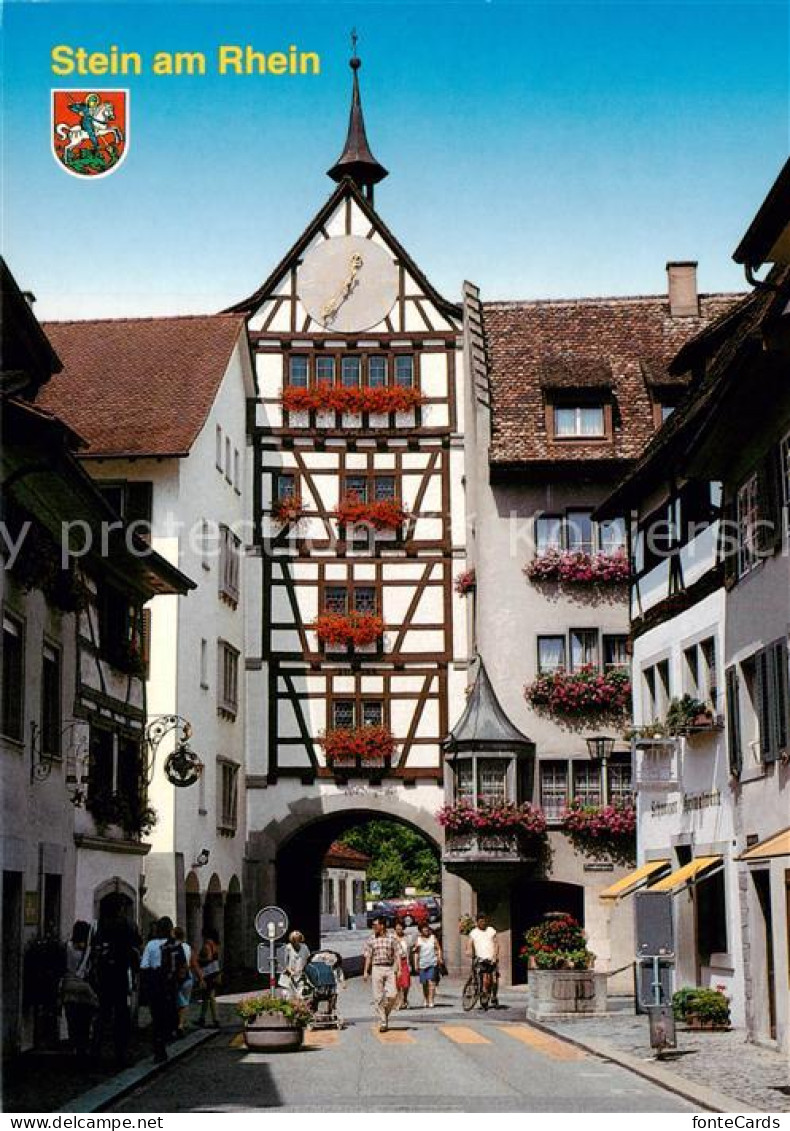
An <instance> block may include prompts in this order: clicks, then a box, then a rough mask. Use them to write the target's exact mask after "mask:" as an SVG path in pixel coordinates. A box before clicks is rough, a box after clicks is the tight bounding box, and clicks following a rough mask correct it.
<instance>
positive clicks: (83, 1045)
mask: <svg viewBox="0 0 790 1131" xmlns="http://www.w3.org/2000/svg"><path fill="white" fill-rule="evenodd" d="M140 951H141V939H140V936H139V934H138V932H137V930H136V929H135V928H134V927H133V926H132V925H131V924H129V923H128V922H127V920H126V919H125V918H123V916H122V915H118V916H116V917H114V918H110V919H108V920H107V921H105V922H103V923H101V924H100V926H99V927H98V929H97V930H95V931H94V930H93V929H92V928H91V926H90V924H88V923H86V922H84V921H83V920H78V921H77V922H76V923H75V924H74V929H73V930H72V934H71V939H70V940H69V942H68V943H67V944H66V971H65V974H64V976H63V978H62V980H61V984H60V1000H61V1003H62V1005H63V1009H64V1012H65V1015H66V1024H67V1027H68V1034H69V1041H70V1043H71V1045H72V1048H73V1049H74V1052H75V1054H76V1056H77V1060H78V1062H80V1063H81V1064H84V1063H87V1061H88V1060H89V1059H91V1058H93V1059H98V1057H99V1055H100V1051H101V1047H102V1043H103V1041H104V1036H105V1034H106V1033H107V1031H108V1030H111V1032H112V1038H113V1044H114V1049H115V1061H116V1066H117V1067H123V1065H124V1064H125V1063H126V1062H127V1057H128V1047H129V1039H130V1036H131V1029H132V1014H131V1002H132V997H133V993H134V989H135V985H136V983H137V978H138V973H139V980H140V990H141V999H142V1000H143V1001H144V1003H145V1004H147V1005H148V1008H149V1010H150V1013H151V1033H152V1038H153V1049H154V1059H155V1060H156V1061H158V1062H161V1061H164V1060H166V1059H167V1049H166V1045H167V1042H168V1041H170V1040H172V1039H175V1038H177V1037H180V1036H183V1035H184V1032H185V1029H186V1024H187V1012H188V1009H189V1005H190V1002H191V1000H192V995H193V993H194V992H197V993H199V995H200V1000H201V1007H200V1019H199V1021H198V1024H199V1025H201V1026H202V1025H205V1024H206V1017H207V1015H208V1014H209V1013H210V1015H211V1022H212V1024H213V1026H214V1027H215V1028H219V1021H218V1018H217V1002H216V991H217V987H218V986H219V984H220V980H221V976H222V964H221V958H220V941H219V935H218V933H217V932H216V931H215V930H213V929H212V928H210V927H207V928H206V929H205V930H204V931H203V937H202V943H201V946H200V947H199V948H193V947H192V946H190V944H189V943H188V942H187V941H186V935H185V932H184V930H183V928H182V927H178V926H174V925H173V921H172V919H169V918H168V917H167V916H164V917H163V918H161V919H159V920H157V921H156V922H155V923H154V924H153V926H152V928H151V934H150V938H149V940H148V942H147V943H146V945H145V947H144V948H143V949H142V956H141V953H140Z"/></svg>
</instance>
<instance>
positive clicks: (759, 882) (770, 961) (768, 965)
mask: <svg viewBox="0 0 790 1131" xmlns="http://www.w3.org/2000/svg"><path fill="white" fill-rule="evenodd" d="M752 880H753V882H754V890H755V892H756V893H757V904H758V906H759V908H760V912H761V915H762V929H763V932H764V936H765V981H766V988H767V991H768V1034H769V1036H770V1037H771V1039H772V1040H776V968H775V959H774V928H773V912H772V908H771V873H770V871H769V870H768V869H767V868H764V869H761V870H760V871H754V872H752Z"/></svg>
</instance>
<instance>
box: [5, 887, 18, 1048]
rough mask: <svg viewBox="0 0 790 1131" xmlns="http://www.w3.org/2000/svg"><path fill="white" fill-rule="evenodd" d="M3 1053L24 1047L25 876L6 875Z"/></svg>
mask: <svg viewBox="0 0 790 1131" xmlns="http://www.w3.org/2000/svg"><path fill="white" fill-rule="evenodd" d="M2 951H3V957H2V976H3V992H2V1003H3V1050H4V1051H5V1052H16V1051H17V1050H18V1049H19V1044H20V1036H21V1034H20V1017H19V1009H20V999H21V978H22V873H21V872H5V871H4V872H3V947H2Z"/></svg>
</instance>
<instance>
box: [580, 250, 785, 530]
mask: <svg viewBox="0 0 790 1131" xmlns="http://www.w3.org/2000/svg"><path fill="white" fill-rule="evenodd" d="M769 279H770V282H771V286H770V287H766V288H764V289H756V290H754V291H751V292H750V293H749V294H747V295H742V296H741V298H740V300H739V301H738V302H737V303H736V304H735V305H734V306H733V308H732V311H731V312H730V316H729V317H728V318H727V320H726V330H727V332H726V336H724V337H723V339H722V340H720V339H719V336H718V334H717V335H711V334H702V335H701V336H700V342H701V343H702V347H703V348H704V347H707V349H705V355H706V368H705V372H704V375H703V376H702V377H701V378H700V379H699V380H698V381H696V382H695V384H694V385H693V386H692V387H691V389H690V390H689V392H688V393H687V394H686V396H685V397H684V399H683V401H682V402H681V404H680V406H679V408H678V409H677V411H676V412H673V413H672V415H671V416H670V418H669V419H668V420H667V422H666V423H665V424H664V425H663V426H662V427H661V428H660V429H659V431H658V432H657V433H656V434H655V436H654V437H653V438H652V440H651V442H650V443H649V444H648V445H647V447H646V448H645V450H644V452H643V453H642V455H641V456H640V458H639V460H638V461H637V462H636V463H635V464H634V466H633V467H632V468H631V469H630V470H629V472H628V475H627V476H626V477H625V478H624V479H623V480H622V482H621V483H619V484H618V486H617V487H616V488H615V490H614V491H613V492H612V494H611V495H610V496H609V497H608V498H607V499H606V500H605V501H604V502H603V503H602V504H601V506H600V507H599V508H598V515H599V516H600V517H611V516H612V515H615V514H625V513H626V512H627V511H628V509H629V508H630V507H631V506H634V505H636V503H637V501H638V499H639V498H640V496H641V495H642V494H644V493H645V492H646V491H648V490H650V489H651V488H652V487H653V486H654V485H655V484H656V483H658V482H661V481H662V480H663V479H664V478H665V477H666V475H667V472H668V470H669V469H672V468H674V470H675V471H679V470H680V466H679V462H678V455H679V454H680V456H681V457H683V458H681V460H680V463H681V464H682V463H683V462H684V459H685V457H687V456H688V455H689V453H691V452H692V451H693V450H694V447H695V441H696V439H697V438H698V436H699V433H700V430H701V428H702V427H703V425H704V423H705V421H706V420H707V419H708V417H709V416H710V414H711V412H712V411H713V410H714V409H715V406H716V404H717V403H718V401H719V400H720V398H721V396H722V394H723V390H724V389H725V387H726V383H727V381H728V380H729V379H731V378H732V377H734V376H735V377H737V375H738V372H739V370H738V366H737V362H738V359H739V358H740V357H742V356H746V351H747V350H748V349H749V346H750V343H751V345H752V348H753V349H754V350H755V351H757V352H758V353H759V351H760V348H761V337H760V335H759V330H760V327H762V326H763V325H764V324H765V323H766V322H767V320H768V319H770V318H771V317H775V316H776V315H777V313H778V312H780V311H782V310H783V309H784V307H785V304H786V303H787V298H788V294H790V269H788V268H778V267H777V268H774V270H773V271H772V272H771V274H770V275H769ZM696 345H697V343H696V342H690V343H689V350H688V351H686V352H688V353H693V352H695V350H694V347H695V346H696Z"/></svg>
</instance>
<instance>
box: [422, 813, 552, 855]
mask: <svg viewBox="0 0 790 1131" xmlns="http://www.w3.org/2000/svg"><path fill="white" fill-rule="evenodd" d="M436 819H437V821H438V822H439V824H440V825H442V827H443V828H444V830H445V852H444V856H443V859H444V862H445V864H448V865H453V864H454V865H456V866H458V865H460V864H464V863H467V864H481V863H524V862H526V861H527V860H534V859H537V857H538V856H539V855H540V853H541V851H542V849H543V847H544V845H545V843H546V817H545V815H544V813H543V811H542V810H541V809H538V808H536V807H535V806H534V805H530V804H529V802H524V803H523V804H521V805H517V804H515V803H514V802H512V801H502V802H498V803H494V804H480V805H478V806H474V805H471V804H470V803H469V802H466V801H459V802H457V803H456V804H455V805H445V806H444V807H443V808H442V809H440V810H439V811H438V813H437V814H436Z"/></svg>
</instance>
